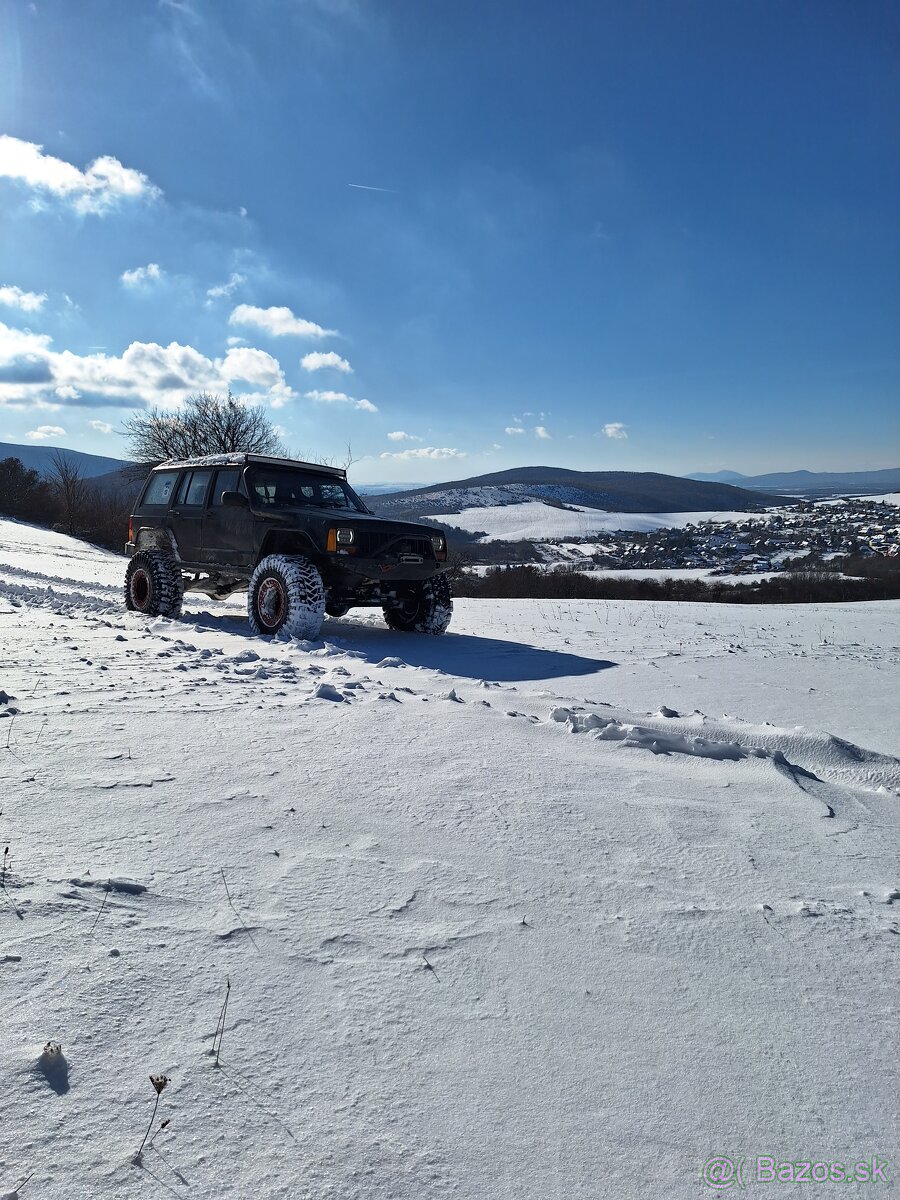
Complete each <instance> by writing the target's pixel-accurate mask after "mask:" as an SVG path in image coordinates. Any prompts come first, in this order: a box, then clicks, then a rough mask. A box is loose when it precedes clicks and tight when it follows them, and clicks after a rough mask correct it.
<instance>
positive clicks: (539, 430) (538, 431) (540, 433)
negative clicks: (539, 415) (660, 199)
mask: <svg viewBox="0 0 900 1200" xmlns="http://www.w3.org/2000/svg"><path fill="white" fill-rule="evenodd" d="M534 436H535V437H538V438H542V439H543V440H544V441H545V442H549V441H550V440H551V438H550V434H549V433H548V432H547V430H546V429H545V428H544V427H543V425H535V427H534Z"/></svg>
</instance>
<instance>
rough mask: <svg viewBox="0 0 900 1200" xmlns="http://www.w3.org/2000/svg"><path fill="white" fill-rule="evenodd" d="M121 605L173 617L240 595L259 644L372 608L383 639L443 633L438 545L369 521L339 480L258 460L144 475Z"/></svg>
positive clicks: (194, 463)
mask: <svg viewBox="0 0 900 1200" xmlns="http://www.w3.org/2000/svg"><path fill="white" fill-rule="evenodd" d="M126 551H127V553H128V555H129V557H130V559H131V561H130V562H129V564H128V570H127V572H126V575H125V604H126V607H127V608H129V609H131V610H133V611H135V612H141V613H146V614H147V615H148V616H163V617H177V616H178V615H179V613H180V612H181V602H182V596H183V594H184V593H185V592H202V593H204V594H205V595H207V596H210V597H212V598H214V599H224V598H225V597H227V596H230V595H231V594H232V593H233V592H237V591H243V590H246V592H247V615H248V617H249V619H250V625H251V626H252V628H253V629H254V630H255V631H256V632H257V633H260V634H268V635H271V634H276V633H279V632H281V631H284V632H285V633H287V634H290V635H291V636H293V637H298V638H315V637H317V636H318V633H319V630H320V628H321V626H322V621H323V619H324V617H325V614H326V613H328V614H329V616H332V617H340V616H343V615H344V613H346V612H348V611H349V610H350V609H351V608H357V607H364V608H381V610H382V611H383V613H384V619H385V621H386V622H387V624H388V626H389V627H390V628H391V629H394V630H397V631H404V632H413V631H414V632H418V633H443V632H444V631H445V630H446V628H447V626H448V625H449V624H450V617H451V615H452V612H453V603H452V600H451V596H450V585H449V582H448V579H447V576H446V574H445V571H446V569H447V568H446V563H447V542H446V539H445V537H444V535H443V533H442V532H441V531H440V530H439V529H434V528H432V527H431V526H429V525H418V524H411V523H408V522H400V521H389V520H384V519H383V518H381V517H377V516H375V514H374V513H372V512H370V510H369V509H367V508H366V506H365V505H364V504H363V502H362V500H360V498H359V497H358V496H357V495H356V493H355V492H354V491H353V489H352V488H351V487H350V485H349V484H348V483H347V473H346V471H344V470H341V469H340V468H338V467H324V466H318V465H315V464H313V463H305V462H298V461H295V460H293V459H287V458H272V457H269V456H268V455H262V454H243V453H241V454H223V455H214V456H211V457H206V458H196V459H184V460H179V461H175V462H166V463H163V464H162V465H161V466H158V467H155V468H154V469H153V470H152V471H151V473H150V476H149V478H148V479H147V482H146V483H145V484H144V488H143V490H142V492H141V496H140V499H139V500H138V503H137V505H136V507H135V510H134V513H133V515H132V517H131V520H130V522H129V526H128V545H127V547H126Z"/></svg>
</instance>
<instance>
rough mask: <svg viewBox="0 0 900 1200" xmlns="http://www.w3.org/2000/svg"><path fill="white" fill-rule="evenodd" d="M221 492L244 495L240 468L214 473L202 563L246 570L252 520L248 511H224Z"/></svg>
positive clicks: (228, 468) (226, 509)
mask: <svg viewBox="0 0 900 1200" xmlns="http://www.w3.org/2000/svg"><path fill="white" fill-rule="evenodd" d="M223 492H240V493H241V495H245V492H244V485H243V483H242V482H241V468H240V467H220V468H219V470H218V471H216V477H215V479H214V480H213V487H212V493H211V494H210V497H209V506H208V508H207V510H206V516H205V518H204V521H203V550H202V554H203V562H205V563H210V564H211V563H218V564H219V565H222V566H225V565H231V564H233V565H234V566H237V567H246V566H247V565H248V564H249V563H250V562H251V560H252V557H253V546H252V540H253V517H252V515H251V513H250V510H249V508H230V507H229V508H226V507H225V506H224V505H223V504H222V493H223Z"/></svg>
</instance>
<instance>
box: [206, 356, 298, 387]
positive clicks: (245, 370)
mask: <svg viewBox="0 0 900 1200" xmlns="http://www.w3.org/2000/svg"><path fill="white" fill-rule="evenodd" d="M221 371H222V376H223V378H224V379H227V380H228V381H229V383H230V382H231V381H233V380H235V379H243V380H244V382H245V383H252V384H253V385H254V387H262V388H270V387H274V386H275V385H276V384H278V383H283V382H284V372H283V371H282V369H281V364H280V363H279V361H278V359H277V358H273V357H272V355H271V354H267V353H266V352H265V350H254V349H253V348H252V347H251V346H233V347H232V348H231V349H230V350H229V351H228V352H227V354H226V355H225V358H224V359H223V360H222V362H221Z"/></svg>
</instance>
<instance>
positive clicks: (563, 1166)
mask: <svg viewBox="0 0 900 1200" xmlns="http://www.w3.org/2000/svg"><path fill="white" fill-rule="evenodd" d="M544 512H546V513H552V512H553V510H552V509H544ZM123 568H124V560H122V559H120V558H117V557H115V556H113V555H109V554H105V553H104V552H102V551H98V550H94V549H91V548H90V547H86V546H84V545H83V544H81V543H77V542H74V541H71V540H70V539H67V538H65V537H62V536H59V535H56V534H52V533H48V532H46V531H38V530H34V529H31V528H30V527H27V526H23V525H18V524H15V523H12V522H7V521H0V755H2V758H0V771H2V773H3V778H2V781H0V794H2V802H0V809H2V814H0V832H2V846H8V847H9V853H8V855H6V856H5V857H6V865H5V873H4V876H3V886H2V888H0V923H2V924H0V930H2V938H3V945H2V948H0V1000H2V1013H3V1038H2V1042H0V1069H2V1078H3V1081H4V1105H3V1109H4V1119H3V1132H4V1135H5V1136H4V1137H3V1138H2V1139H0V1195H4V1194H5V1195H7V1196H9V1195H12V1196H15V1195H21V1196H22V1197H23V1198H24V1200H29V1198H30V1197H32V1196H34V1197H35V1200H37V1198H41V1200H63V1198H65V1200H81V1198H83V1200H99V1198H106V1197H109V1198H111V1200H112V1198H115V1200H132V1198H138V1197H141V1198H143V1197H146V1196H150V1195H176V1196H202V1197H216V1198H217V1200H218V1198H220V1197H235V1198H241V1200H244V1198H249V1197H257V1196H259V1197H266V1198H267V1200H268V1198H270V1197H283V1198H285V1200H287V1198H290V1200H301V1198H302V1200H354V1198H358V1200H375V1198H384V1200H387V1198H389V1197H390V1198H392V1200H439V1198H440V1200H443V1198H445V1197H446V1198H449V1197H451V1196H452V1197H454V1198H456V1200H470V1198H471V1200H549V1198H550V1197H566V1200H595V1198H597V1197H600V1198H606V1197H609V1198H610V1200H613V1198H615V1200H621V1198H626V1200H627V1198H630V1197H635V1198H637V1197H644V1196H650V1197H654V1200H655V1198H657V1197H659V1198H664V1200H689V1198H690V1200H693V1198H694V1197H697V1196H700V1195H706V1194H710V1193H709V1190H708V1189H705V1188H704V1187H703V1186H702V1184H701V1176H702V1172H703V1169H704V1165H705V1164H706V1163H707V1161H708V1160H710V1159H711V1158H712V1157H713V1156H717V1155H729V1156H731V1157H732V1158H733V1159H734V1160H735V1162H737V1160H738V1159H740V1158H743V1159H744V1165H743V1173H744V1177H745V1179H746V1180H748V1181H749V1183H751V1184H752V1181H753V1178H754V1176H753V1175H752V1171H753V1169H754V1167H753V1164H754V1163H755V1159H756V1156H757V1155H767V1156H776V1157H777V1158H778V1159H780V1160H794V1161H799V1160H803V1159H805V1158H809V1157H810V1155H812V1157H813V1158H816V1159H819V1160H820V1161H828V1162H841V1161H843V1162H849V1163H856V1162H858V1161H862V1160H869V1161H870V1162H871V1159H872V1157H873V1156H875V1155H877V1156H878V1157H879V1159H880V1160H881V1161H883V1160H885V1159H887V1160H889V1163H890V1165H889V1168H888V1176H889V1178H891V1179H892V1180H896V1178H897V1172H898V1169H900V1168H898V1165H897V1160H898V1153H897V1140H898V1139H897V1126H896V1117H895V1112H896V1094H897V1085H898V1080H897V1069H896V1063H897V1061H898V1060H897V1055H896V1050H897V1029H898V1022H897V986H896V985H897V969H896V948H897V944H898V937H897V935H898V934H900V876H898V870H897V863H898V836H897V831H898V811H900V757H898V755H900V728H898V724H900V723H898V718H897V704H896V680H897V678H898V667H900V624H898V618H900V603H894V602H890V603H880V604H868V605H830V606H822V607H815V606H797V607H787V608H782V609H778V608H771V607H769V608H752V607H745V606H721V607H719V606H714V605H706V606H700V605H696V606H695V605H653V604H638V603H626V602H620V603H605V602H595V603H591V602H562V603H552V602H528V601H518V602H500V601H481V602H479V601H460V602H457V605H456V613H455V616H454V622H453V624H452V625H451V631H450V632H449V633H448V634H447V635H446V636H445V637H443V638H430V637H426V636H419V635H403V634H397V633H392V632H391V631H389V630H388V629H387V628H386V627H385V626H384V625H383V623H382V622H381V621H380V619H379V618H378V617H376V616H374V615H366V614H358V615H357V614H353V613H351V614H350V615H348V616H347V617H346V618H344V619H342V620H339V621H331V622H329V623H327V624H326V626H325V629H324V635H325V636H324V638H323V640H322V641H320V642H317V643H297V642H290V641H287V640H268V639H260V638H256V637H252V636H250V633H249V628H248V626H247V623H246V621H245V620H244V617H243V614H242V610H241V606H240V604H239V603H238V598H234V600H233V601H230V602H228V603H227V604H223V605H217V606H214V607H211V602H210V601H208V600H206V598H204V597H194V598H192V597H190V596H189V597H188V602H187V606H186V609H187V611H186V613H185V616H184V619H183V620H180V621H176V622H171V621H166V620H161V619H157V620H146V619H144V618H140V617H137V616H135V615H134V614H128V613H126V612H124V610H123V608H122V605H121V601H120V594H121V578H122V573H123ZM229 983H230V993H229V998H228V1007H227V1012H226V1014H225V1025H224V1035H223V1037H222V1042H221V1052H220V1058H219V1063H218V1066H217V1065H216V1062H215V1055H214V1052H213V1043H214V1037H215V1034H216V1029H217V1024H218V1023H219V1020H220V1016H221V1013H222V1008H223V1003H224V1001H225V997H226V987H227V985H228V984H229ZM48 1042H56V1043H59V1045H60V1046H61V1052H60V1053H59V1054H54V1053H51V1054H49V1055H47V1054H43V1053H42V1051H43V1048H44V1046H45V1044H46V1043H48ZM151 1074H154V1075H156V1074H164V1075H166V1076H168V1077H169V1079H170V1082H169V1083H168V1084H167V1085H166V1087H165V1089H164V1090H163V1091H162V1093H161V1095H160V1098H159V1108H158V1111H157V1112H156V1114H155V1119H154V1121H153V1132H152V1134H151V1138H150V1139H148V1144H147V1145H145V1146H144V1151H143V1154H142V1156H140V1157H139V1158H138V1157H136V1153H135V1152H136V1151H137V1150H138V1147H139V1146H140V1144H141V1140H142V1138H143V1137H144V1133H145V1131H146V1130H147V1128H148V1122H150V1119H151V1113H152V1111H153V1105H154V1101H155V1099H156V1093H155V1091H154V1089H153V1087H152V1086H151V1083H150V1079H149V1076H150V1075H151ZM162 1122H167V1124H166V1125H165V1127H162ZM151 1143H152V1144H151ZM28 1176H30V1179H28V1182H27V1183H26V1184H25V1185H24V1186H21V1187H19V1189H18V1192H17V1191H16V1190H15V1189H16V1188H17V1185H18V1183H19V1181H21V1180H23V1179H25V1178H26V1177H28ZM891 1186H896V1183H893V1184H891V1185H889V1186H888V1187H885V1186H884V1185H883V1184H868V1185H867V1184H859V1185H854V1186H853V1187H852V1188H851V1189H850V1190H852V1193H853V1195H854V1196H860V1197H863V1196H886V1195H888V1194H890V1191H891ZM845 1190H846V1189H845ZM831 1191H834V1189H833V1188H832V1189H831ZM831 1191H827V1190H826V1188H825V1186H824V1185H823V1186H822V1187H821V1188H818V1190H817V1185H811V1189H810V1190H809V1192H808V1194H809V1195H811V1196H817V1195H826V1194H828V1195H830V1194H831ZM756 1192H757V1194H758V1195H760V1196H763V1195H774V1192H773V1191H772V1190H771V1188H769V1189H766V1187H765V1186H764V1185H758V1186H757V1188H756Z"/></svg>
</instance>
